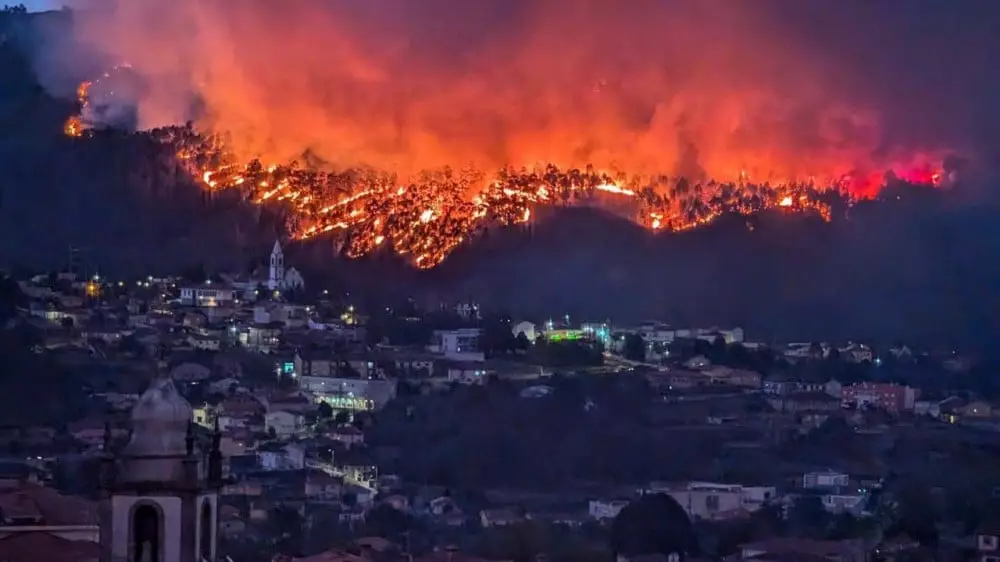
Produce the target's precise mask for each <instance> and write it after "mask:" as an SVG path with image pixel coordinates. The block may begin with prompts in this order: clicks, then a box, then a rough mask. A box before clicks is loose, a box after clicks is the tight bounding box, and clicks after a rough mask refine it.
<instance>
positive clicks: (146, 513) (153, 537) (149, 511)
mask: <svg viewBox="0 0 1000 562" xmlns="http://www.w3.org/2000/svg"><path fill="white" fill-rule="evenodd" d="M132 562H160V513H159V511H157V509H156V507H154V506H152V505H148V504H145V505H140V506H139V507H137V508H136V509H135V511H134V512H133V513H132Z"/></svg>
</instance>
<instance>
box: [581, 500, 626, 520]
mask: <svg viewBox="0 0 1000 562" xmlns="http://www.w3.org/2000/svg"><path fill="white" fill-rule="evenodd" d="M628 503H629V502H628V500H590V505H589V506H588V508H587V513H588V514H589V515H590V517H591V518H593V519H597V520H598V521H605V520H608V519H614V518H615V517H618V513H619V512H620V511H621V510H622V509H624V508H625V506H626V505H628Z"/></svg>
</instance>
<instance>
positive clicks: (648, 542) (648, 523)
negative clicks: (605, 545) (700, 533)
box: [611, 494, 698, 560]
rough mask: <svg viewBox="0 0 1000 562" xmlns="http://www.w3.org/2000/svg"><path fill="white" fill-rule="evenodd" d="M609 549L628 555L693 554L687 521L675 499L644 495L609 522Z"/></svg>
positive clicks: (691, 531)
mask: <svg viewBox="0 0 1000 562" xmlns="http://www.w3.org/2000/svg"><path fill="white" fill-rule="evenodd" d="M611 551H612V552H613V553H614V554H615V555H617V556H625V557H628V558H632V557H635V556H642V555H647V554H660V555H663V556H665V557H669V556H670V555H671V554H676V555H679V556H680V557H681V559H682V560H683V559H684V557H685V556H687V555H692V554H697V552H698V540H697V537H696V536H695V533H694V528H693V527H692V525H691V520H690V519H688V516H687V514H686V513H685V512H684V508H682V507H681V506H680V505H679V504H678V503H677V501H676V500H674V499H673V498H671V497H670V496H668V495H666V494H648V495H645V496H642V497H641V498H639V499H638V500H636V501H634V502H632V503H630V504H628V505H627V506H625V507H624V508H623V509H622V510H621V512H619V513H618V515H617V516H616V517H615V518H614V521H612V523H611Z"/></svg>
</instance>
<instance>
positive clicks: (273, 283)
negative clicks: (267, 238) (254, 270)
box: [267, 240, 285, 291]
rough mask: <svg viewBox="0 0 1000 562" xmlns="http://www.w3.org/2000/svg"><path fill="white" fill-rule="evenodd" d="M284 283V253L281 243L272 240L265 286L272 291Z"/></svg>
mask: <svg viewBox="0 0 1000 562" xmlns="http://www.w3.org/2000/svg"><path fill="white" fill-rule="evenodd" d="M284 284H285V255H284V254H283V253H282V251H281V243H280V242H279V241H278V240H275V241H274V248H272V249H271V266H270V268H269V269H268V276H267V288H268V289H271V290H272V291H273V290H275V289H281V288H282V287H284Z"/></svg>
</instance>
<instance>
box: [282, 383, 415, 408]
mask: <svg viewBox="0 0 1000 562" xmlns="http://www.w3.org/2000/svg"><path fill="white" fill-rule="evenodd" d="M299 387H300V388H302V389H303V390H306V391H308V392H312V393H314V394H315V395H316V397H317V399H318V400H320V401H322V402H326V403H327V404H329V405H330V406H331V407H332V408H334V409H335V410H352V411H359V410H360V411H371V410H378V409H380V408H382V407H383V406H385V405H386V404H387V403H388V402H389V401H390V400H392V399H393V398H395V397H396V388H397V387H396V381H394V380H386V379H356V378H343V377H314V376H303V377H301V378H300V379H299Z"/></svg>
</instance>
